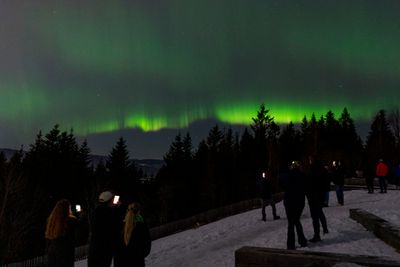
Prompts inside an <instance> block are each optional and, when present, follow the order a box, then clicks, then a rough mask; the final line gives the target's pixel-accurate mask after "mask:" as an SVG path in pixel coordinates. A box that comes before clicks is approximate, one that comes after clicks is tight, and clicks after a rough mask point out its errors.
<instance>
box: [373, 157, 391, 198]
mask: <svg viewBox="0 0 400 267" xmlns="http://www.w3.org/2000/svg"><path fill="white" fill-rule="evenodd" d="M388 173H389V168H388V166H387V165H386V163H385V162H383V159H380V160H379V162H378V165H376V176H377V177H378V179H379V187H380V189H381V193H386V192H387V182H386V176H387V175H388Z"/></svg>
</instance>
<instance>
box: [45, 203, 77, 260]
mask: <svg viewBox="0 0 400 267" xmlns="http://www.w3.org/2000/svg"><path fill="white" fill-rule="evenodd" d="M76 224H77V219H76V218H75V216H74V215H73V214H72V211H71V204H70V202H69V201H68V200H66V199H62V200H59V201H58V202H57V203H56V205H55V207H54V209H53V211H52V212H51V213H50V216H49V218H48V219H47V226H46V233H45V237H46V239H47V241H48V246H47V257H48V265H47V266H49V267H64V266H65V267H73V266H74V261H75V229H76Z"/></svg>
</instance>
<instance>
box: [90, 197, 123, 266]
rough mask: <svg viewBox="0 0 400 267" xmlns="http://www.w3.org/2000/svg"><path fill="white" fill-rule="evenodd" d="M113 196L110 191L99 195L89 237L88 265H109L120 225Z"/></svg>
mask: <svg viewBox="0 0 400 267" xmlns="http://www.w3.org/2000/svg"><path fill="white" fill-rule="evenodd" d="M114 197H115V194H114V193H113V192H111V191H105V192H102V193H101V194H100V195H99V200H98V201H99V202H98V205H97V207H96V209H95V211H94V218H93V222H92V225H91V233H90V238H89V253H88V267H110V266H111V263H112V260H113V257H114V255H115V251H116V246H117V242H118V237H119V233H120V232H121V227H122V219H120V218H119V216H118V211H117V209H116V204H114V203H113V202H114V201H115V200H114ZM118 201H119V200H117V203H118Z"/></svg>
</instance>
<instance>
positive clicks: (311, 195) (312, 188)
mask: <svg viewBox="0 0 400 267" xmlns="http://www.w3.org/2000/svg"><path fill="white" fill-rule="evenodd" d="M309 162H310V170H309V173H308V177H307V189H306V192H307V193H306V195H307V199H308V205H309V207H310V213H311V218H312V223H313V229H314V236H313V238H311V239H310V240H309V241H310V242H313V243H314V242H319V241H321V236H320V222H321V225H322V228H323V231H324V234H327V233H328V232H329V231H328V226H327V222H326V217H325V214H324V212H323V210H322V208H323V205H324V196H325V192H326V180H327V179H329V178H328V173H327V170H326V169H325V168H324V166H323V165H322V163H321V162H320V161H319V160H317V159H316V158H315V157H314V156H311V157H310V158H309Z"/></svg>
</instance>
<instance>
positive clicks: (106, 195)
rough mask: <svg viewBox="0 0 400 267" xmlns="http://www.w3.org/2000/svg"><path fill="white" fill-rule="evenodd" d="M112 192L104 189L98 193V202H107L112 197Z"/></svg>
mask: <svg viewBox="0 0 400 267" xmlns="http://www.w3.org/2000/svg"><path fill="white" fill-rule="evenodd" d="M113 196H114V194H113V193H112V192H110V191H104V192H103V193H101V194H100V195H99V202H108V201H110V200H111V199H112V198H113Z"/></svg>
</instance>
